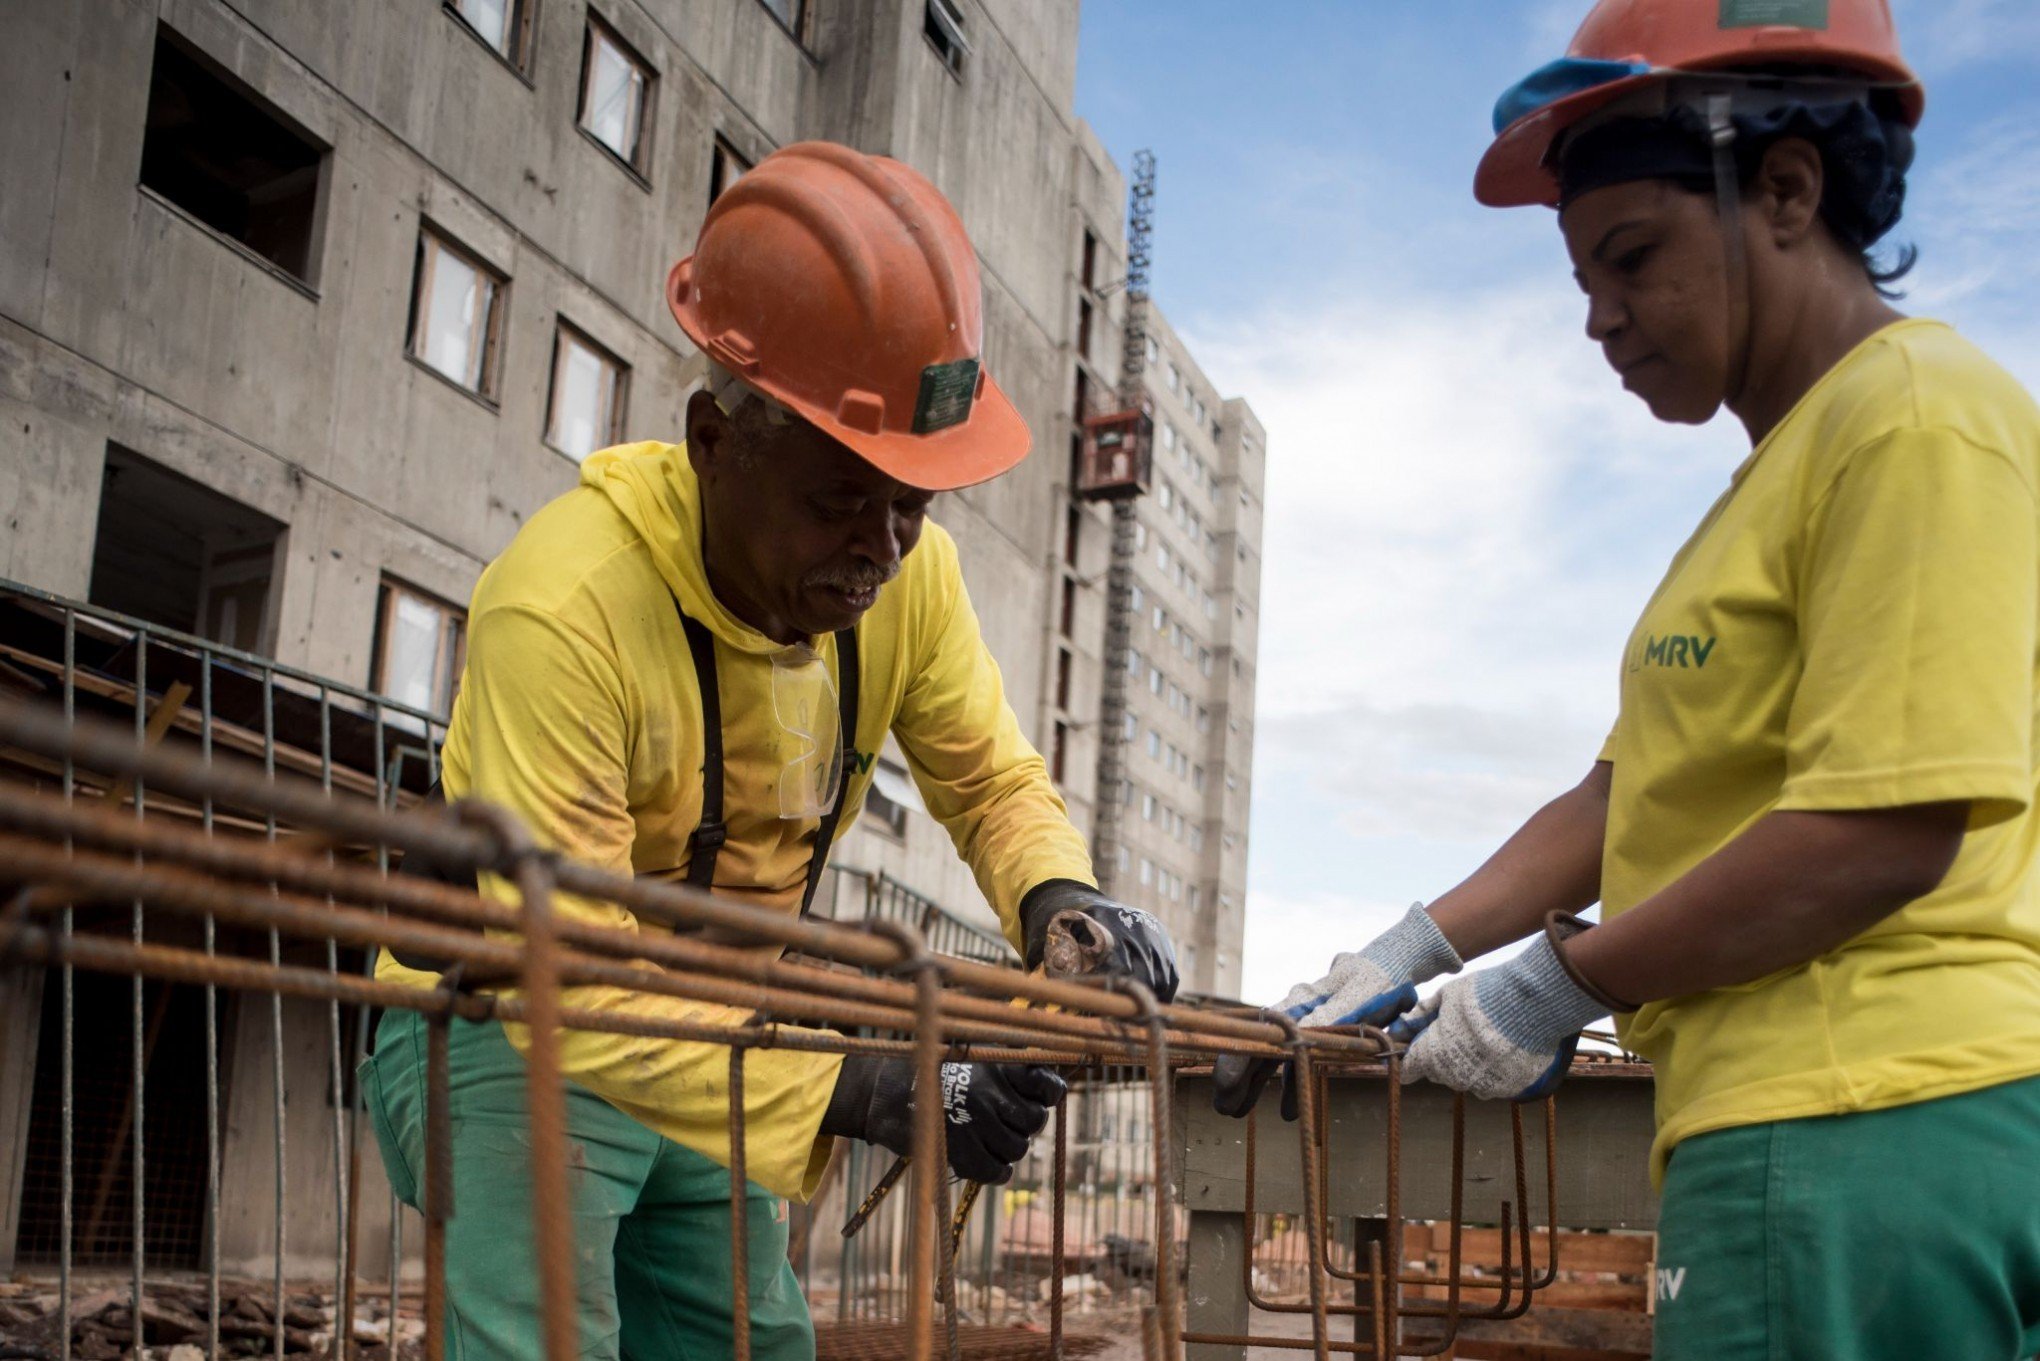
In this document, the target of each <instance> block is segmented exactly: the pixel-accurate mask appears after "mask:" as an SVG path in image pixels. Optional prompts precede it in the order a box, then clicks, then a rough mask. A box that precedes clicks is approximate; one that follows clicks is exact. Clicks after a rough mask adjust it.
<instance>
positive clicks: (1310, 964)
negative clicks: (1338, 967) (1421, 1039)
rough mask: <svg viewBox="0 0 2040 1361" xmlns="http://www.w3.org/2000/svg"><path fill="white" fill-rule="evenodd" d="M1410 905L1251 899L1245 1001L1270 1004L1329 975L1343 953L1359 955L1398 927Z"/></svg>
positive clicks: (1315, 897)
mask: <svg viewBox="0 0 2040 1361" xmlns="http://www.w3.org/2000/svg"><path fill="white" fill-rule="evenodd" d="M1409 906H1410V905H1409V904H1408V903H1381V902H1364V901H1360V900H1357V899H1353V898H1348V897H1344V896H1341V895H1338V894H1334V893H1314V894H1307V895H1303V896H1300V897H1293V898H1292V897H1285V896H1283V895H1280V894H1273V893H1258V892H1253V893H1249V894H1248V895H1247V939H1246V948H1245V954H1246V958H1245V961H1244V963H1243V965H1242V974H1241V983H1240V995H1241V997H1243V998H1245V999H1246V1000H1248V1001H1251V1002H1254V1003H1257V1004H1265V1003H1268V1002H1272V1001H1274V1000H1275V999H1277V998H1279V997H1281V996H1282V994H1284V993H1286V992H1288V991H1289V989H1290V987H1291V986H1292V985H1294V984H1296V983H1300V982H1304V981H1306V980H1308V979H1312V978H1317V977H1320V976H1322V975H1323V973H1324V971H1325V967H1326V966H1327V965H1328V964H1330V963H1331V959H1332V956H1333V955H1334V954H1336V953H1338V952H1339V951H1340V950H1357V949H1359V948H1360V947H1361V946H1362V945H1365V944H1366V943H1367V942H1368V941H1370V940H1372V939H1374V937H1376V936H1378V935H1380V934H1381V933H1382V932H1383V931H1386V930H1387V929H1388V928H1389V927H1391V926H1394V925H1395V924H1396V922H1397V921H1398V920H1399V919H1400V918H1401V917H1402V915H1403V913H1405V912H1407V911H1409Z"/></svg>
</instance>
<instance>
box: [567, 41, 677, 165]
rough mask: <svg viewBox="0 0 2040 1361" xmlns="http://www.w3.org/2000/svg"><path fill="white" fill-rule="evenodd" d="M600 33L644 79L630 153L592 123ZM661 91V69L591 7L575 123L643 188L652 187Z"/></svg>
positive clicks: (575, 105) (584, 45) (583, 43)
mask: <svg viewBox="0 0 2040 1361" xmlns="http://www.w3.org/2000/svg"><path fill="white" fill-rule="evenodd" d="M598 36H599V37H600V38H602V39H603V40H604V41H606V42H607V43H608V44H609V45H610V46H611V47H612V48H614V49H615V50H616V51H617V53H618V54H619V55H621V56H622V58H623V59H624V61H626V62H628V63H629V64H630V65H631V67H632V68H633V69H635V70H636V71H637V73H638V75H639V77H640V78H641V81H642V84H641V85H640V87H639V92H638V108H637V126H636V133H637V136H636V138H635V140H634V141H633V143H632V145H631V151H630V154H629V155H628V156H626V155H625V154H624V153H623V152H621V151H618V150H617V149H616V148H615V147H613V146H611V145H609V143H607V142H605V141H603V140H602V138H601V137H600V136H599V135H597V133H596V132H595V130H594V129H593V128H591V127H589V126H588V98H589V96H590V94H592V93H593V88H594V86H593V79H592V78H593V75H594V71H595V42H596V39H597V37H598ZM658 92H659V70H658V68H657V67H656V66H653V65H652V63H651V61H650V60H649V59H647V58H646V57H645V55H644V54H643V53H642V52H639V51H638V50H637V48H636V47H635V46H633V45H632V44H631V43H630V42H629V41H628V40H626V39H625V38H624V36H623V34H621V33H619V32H618V31H617V29H616V26H615V25H614V24H612V23H610V22H609V21H607V20H606V19H604V18H603V17H602V16H601V15H599V14H597V13H596V12H595V10H594V9H593V7H590V8H589V10H588V21H587V23H586V25H585V26H584V27H583V28H582V31H581V89H580V94H579V96H578V97H577V98H576V99H575V101H574V126H575V128H577V129H578V130H579V131H580V133H581V135H582V136H583V137H586V138H587V139H588V140H589V141H591V142H593V143H594V144H595V145H596V146H599V147H601V148H602V150H603V151H604V153H606V154H607V155H608V157H609V159H611V160H612V161H615V162H616V163H617V164H618V165H619V166H621V167H622V168H623V169H624V170H625V171H627V172H628V173H629V174H630V176H631V177H632V178H633V179H635V180H636V181H637V182H638V187H639V188H640V189H645V190H650V189H651V187H652V177H651V162H652V124H653V121H654V119H655V117H656V114H657V111H658Z"/></svg>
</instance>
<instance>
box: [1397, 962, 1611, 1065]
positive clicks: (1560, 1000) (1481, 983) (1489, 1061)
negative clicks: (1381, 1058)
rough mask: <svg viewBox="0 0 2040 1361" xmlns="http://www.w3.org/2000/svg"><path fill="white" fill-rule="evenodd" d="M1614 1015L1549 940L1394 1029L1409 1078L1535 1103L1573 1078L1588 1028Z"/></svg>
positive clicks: (1443, 995) (1443, 993) (1471, 978)
mask: <svg viewBox="0 0 2040 1361" xmlns="http://www.w3.org/2000/svg"><path fill="white" fill-rule="evenodd" d="M1607 1014H1608V1008H1607V1006H1606V1005H1605V1004H1603V1003H1601V1002H1597V1001H1595V1000H1594V999H1593V998H1592V997H1589V996H1588V995H1587V994H1586V993H1585V992H1583V991H1581V989H1580V986H1579V984H1577V983H1575V982H1573V981H1572V978H1571V977H1570V976H1569V975H1568V974H1567V973H1566V971H1565V966H1564V965H1562V964H1560V963H1559V960H1558V952H1557V950H1556V949H1555V948H1553V946H1552V943H1551V939H1550V937H1548V936H1543V937H1539V938H1538V939H1537V940H1536V941H1535V942H1534V943H1533V944H1532V945H1531V946H1530V948H1529V949H1527V950H1525V951H1524V952H1523V953H1522V954H1520V955H1517V956H1516V957H1515V958H1514V959H1512V960H1510V961H1509V962H1508V963H1506V964H1498V965H1496V966H1495V967H1493V968H1491V969H1481V970H1479V971H1478V972H1476V973H1471V974H1468V975H1467V976H1466V977H1465V978H1455V979H1453V980H1452V981H1451V982H1450V983H1447V984H1446V985H1445V986H1444V987H1442V988H1440V989H1439V990H1438V994H1437V996H1435V997H1433V998H1432V999H1431V1000H1430V1001H1428V1002H1426V1003H1424V1005H1423V1006H1422V1007H1420V1008H1419V1009H1418V1010H1416V1011H1415V1012H1412V1013H1411V1014H1410V1015H1408V1016H1405V1017H1404V1018H1402V1019H1401V1020H1399V1021H1397V1022H1396V1023H1395V1024H1394V1025H1392V1026H1390V1027H1389V1031H1388V1033H1389V1035H1390V1036H1391V1037H1392V1038H1394V1039H1396V1040H1400V1041H1405V1042H1407V1043H1408V1044H1409V1052H1408V1053H1407V1054H1405V1055H1404V1056H1403V1071H1402V1080H1403V1081H1404V1082H1415V1081H1417V1080H1418V1079H1420V1078H1428V1079H1429V1080H1430V1081H1432V1082H1438V1083H1442V1084H1444V1085H1445V1086H1447V1087H1450V1088H1451V1089H1452V1090H1453V1091H1455V1092H1465V1093H1466V1094H1467V1095H1469V1096H1480V1097H1490V1098H1495V1097H1507V1098H1508V1099H1509V1100H1511V1101H1535V1100H1537V1099H1538V1098H1539V1097H1543V1096H1547V1095H1549V1094H1550V1093H1551V1092H1552V1090H1553V1089H1554V1088H1556V1087H1557V1086H1558V1084H1559V1083H1560V1082H1562V1081H1564V1080H1565V1074H1566V1070H1567V1069H1568V1068H1570V1067H1571V1066H1572V1061H1573V1054H1574V1053H1575V1051H1577V1050H1578V1049H1579V1047H1580V1030H1581V1029H1582V1028H1583V1027H1585V1026H1587V1025H1590V1024H1592V1023H1593V1022H1594V1021H1596V1020H1599V1019H1600V1018H1601V1017H1603V1016H1606V1015H1607Z"/></svg>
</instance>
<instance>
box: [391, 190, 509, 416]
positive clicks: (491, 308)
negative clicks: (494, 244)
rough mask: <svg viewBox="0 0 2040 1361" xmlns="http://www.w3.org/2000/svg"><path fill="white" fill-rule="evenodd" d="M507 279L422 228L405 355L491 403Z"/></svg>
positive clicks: (419, 237) (494, 387)
mask: <svg viewBox="0 0 2040 1361" xmlns="http://www.w3.org/2000/svg"><path fill="white" fill-rule="evenodd" d="M508 283H509V281H508V280H507V279H505V278H503V276H502V275H500V274H498V273H496V272H495V271H494V270H492V269H490V268H489V267H488V266H487V265H485V264H483V263H482V262H481V261H480V260H478V259H476V258H475V257H474V256H472V255H470V254H468V253H467V252H466V251H464V250H462V249H461V248H460V247H458V246H456V245H454V244H453V243H452V242H451V241H448V240H446V239H445V238H444V237H442V236H440V235H438V234H437V233H436V232H434V231H433V230H432V229H431V228H429V227H427V228H425V229H424V230H423V231H421V232H419V233H418V264H417V274H416V278H414V279H413V281H412V284H411V341H410V345H411V354H412V355H413V356H414V357H415V358H417V359H418V360H419V361H420V362H422V363H424V364H426V365H427V366H429V367H430V368H432V369H434V370H436V371H438V372H439V373H442V374H444V375H446V377H447V378H449V379H451V380H452V381H454V382H456V383H458V384H460V385H461V386H462V387H464V388H466V389H467V390H468V391H470V392H473V393H476V394H478V395H480V396H483V397H487V398H489V399H491V400H494V398H495V395H496V370H497V368H498V355H499V351H500V350H501V348H502V345H501V338H502V330H503V294H504V292H505V290H506V288H507V285H508Z"/></svg>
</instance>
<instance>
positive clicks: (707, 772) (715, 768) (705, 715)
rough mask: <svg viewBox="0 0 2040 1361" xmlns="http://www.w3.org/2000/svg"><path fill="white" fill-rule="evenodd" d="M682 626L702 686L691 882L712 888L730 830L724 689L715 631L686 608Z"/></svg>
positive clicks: (689, 869)
mask: <svg viewBox="0 0 2040 1361" xmlns="http://www.w3.org/2000/svg"><path fill="white" fill-rule="evenodd" d="M674 604H675V605H676V607H677V605H678V604H679V602H678V601H675V602H674ZM680 627H681V628H682V629H684V630H686V633H687V650H688V652H689V653H691V654H693V657H694V680H695V683H696V684H697V685H698V686H700V688H701V823H700V825H699V826H697V827H696V828H695V829H694V834H693V835H692V836H690V837H688V838H687V882H688V883H689V884H692V885H693V886H694V887H695V888H699V889H709V888H714V887H715V862H716V858H717V857H718V856H720V855H721V854H722V848H723V842H724V841H726V840H728V839H729V831H730V829H729V824H728V823H726V822H724V821H723V750H722V737H723V733H722V689H721V686H720V684H719V683H718V681H717V680H716V671H715V635H714V634H712V633H710V632H709V631H708V629H707V628H706V627H705V626H704V625H703V624H702V623H701V621H699V620H697V619H691V618H689V617H688V615H687V612H686V611H684V610H682V611H681V612H680Z"/></svg>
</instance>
